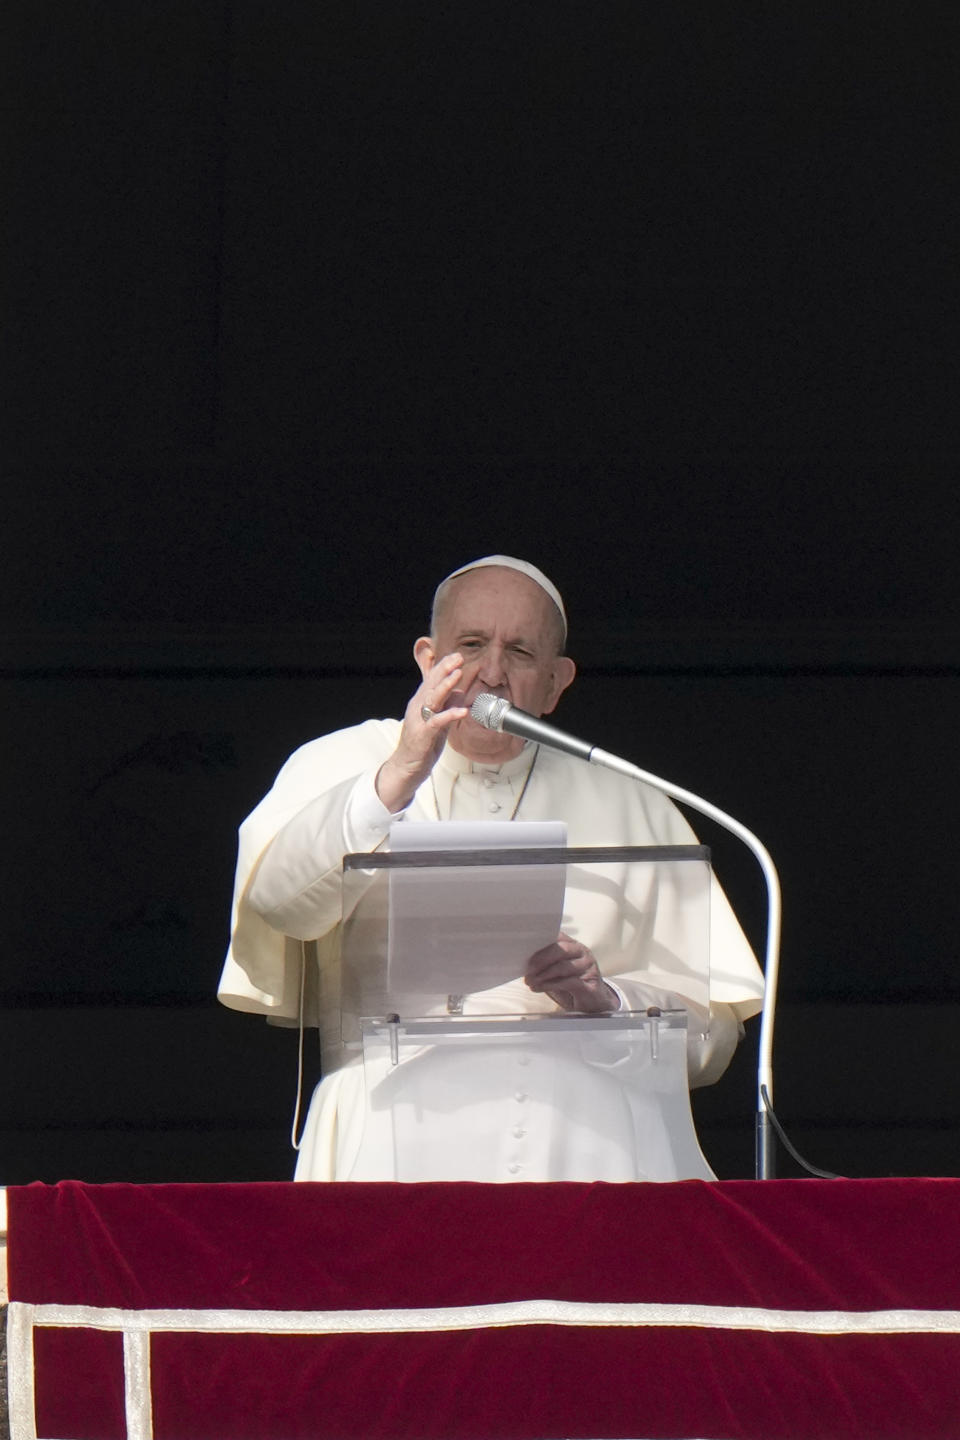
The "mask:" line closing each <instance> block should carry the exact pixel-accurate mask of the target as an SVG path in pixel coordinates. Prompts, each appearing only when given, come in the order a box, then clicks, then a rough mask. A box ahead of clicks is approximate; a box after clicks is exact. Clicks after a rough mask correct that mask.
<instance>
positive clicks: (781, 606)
mask: <svg viewBox="0 0 960 1440" xmlns="http://www.w3.org/2000/svg"><path fill="white" fill-rule="evenodd" d="M0 24H2V26H3V30H4V35H3V36H2V43H0V57H2V59H0V65H2V66H3V67H4V74H3V77H2V78H3V86H2V93H3V95H4V97H5V99H4V102H3V106H4V118H5V125H6V130H7V134H8V136H9V143H8V144H6V145H4V146H3V147H2V150H3V154H4V162H5V165H6V167H7V176H6V179H5V184H4V193H5V195H6V196H7V200H6V202H5V206H4V219H3V227H4V235H5V239H6V252H7V255H8V257H9V261H8V263H7V264H6V265H4V267H3V274H4V277H5V284H6V294H5V296H4V301H3V310H4V317H5V321H4V327H3V334H2V338H0V345H2V346H3V349H4V357H5V358H4V365H3V376H4V379H3V404H2V407H0V410H2V419H0V424H2V427H3V454H4V456H5V460H4V469H5V475H6V484H5V487H4V489H5V496H6V498H7V503H8V509H9V516H8V522H7V525H6V527H5V535H6V541H7V543H6V545H5V547H4V549H5V559H4V565H3V567H2V568H0V615H2V617H3V620H4V633H5V636H6V639H5V640H4V642H3V656H2V676H0V682H2V685H3V687H4V690H5V691H6V692H7V705H6V707H5V708H6V713H7V714H8V716H9V717H10V719H9V723H8V730H7V735H8V743H7V746H6V747H5V755H6V767H5V769H6V790H7V809H8V814H9V816H10V817H11V823H10V824H9V826H8V829H7V845H6V851H7V854H6V865H5V871H6V874H7V876H8V889H7V897H8V900H7V925H6V932H7V964H6V966H5V979H4V981H3V982H2V995H3V1000H4V1014H5V1019H4V1021H3V1025H4V1045H3V1055H4V1061H3V1064H4V1066H5V1067H6V1074H5V1083H4V1087H3V1093H4V1094H5V1096H6V1097H7V1102H8V1103H7V1106H6V1116H7V1118H6V1120H5V1121H4V1122H0V1129H2V1130H3V1131H4V1136H3V1138H4V1149H5V1154H6V1157H7V1158H6V1160H5V1168H4V1172H3V1174H2V1175H0V1179H2V1180H6V1181H11V1182H12V1181H22V1180H27V1179H30V1178H33V1177H35V1176H41V1177H42V1178H58V1177H60V1176H62V1175H66V1174H78V1175H81V1176H82V1177H84V1178H87V1179H91V1180H96V1179H102V1178H127V1179H177V1178H208V1179H217V1178H231V1177H234V1176H249V1177H258V1176H273V1175H277V1176H279V1175H284V1174H285V1173H287V1169H288V1158H287V1154H286V1149H285V1141H284V1127H285V1124H286V1120H287V1112H288V1109H289V1102H290V1099H291V1097H292V1090H293V1073H294V1065H295V1054H294V1051H293V1047H292V1042H291V1037H290V1036H289V1035H284V1034H277V1033H276V1032H269V1031H267V1030H266V1027H264V1026H262V1025H261V1024H259V1022H256V1021H254V1020H252V1019H247V1018H244V1017H241V1016H235V1015H230V1014H227V1013H226V1012H220V1011H218V1010H217V1008H216V1006H215V1005H214V1004H213V1002H212V1001H211V999H210V996H211V992H212V990H213V988H214V986H215V982H216V976H217V973H218V969H219V964H220V960H221V956H222V951H223V948H224V945H225V941H226V919H227V909H228V902H229V890H230V882H231V871H232V859H233V844H234V835H235V829H236V825H237V823H238V821H239V820H240V818H242V816H243V814H244V813H246V811H247V810H248V809H249V808H250V807H251V806H252V804H253V803H254V802H255V800H256V799H257V798H258V796H259V794H260V793H261V792H262V790H263V789H264V788H265V786H266V785H267V784H269V782H270V779H271V777H272V775H273V773H274V772H275V770H276V768H277V767H278V766H279V764H280V762H281V761H282V759H283V758H284V756H285V754H286V753H288V751H289V750H290V749H291V748H292V747H293V746H294V745H296V744H297V743H299V742H300V741H302V740H303V739H306V738H308V737H309V736H311V735H313V734H316V733H320V732H322V731H324V730H327V729H330V728H332V727H334V726H336V725H338V724H343V723H349V722H351V721H353V720H355V719H358V718H361V717H363V716H366V715H368V714H386V713H396V711H397V710H398V707H400V706H401V705H402V703H403V700H404V697H405V695H406V693H407V691H408V688H409V685H410V683H411V678H412V671H411V668H410V665H409V659H408V656H409V650H408V646H409V641H410V640H411V639H412V638H413V636H415V635H416V634H417V633H418V632H419V631H420V630H421V629H422V628H423V626H424V624H425V616H426V610H427V606H428V603H429V597H430V594H431V592H432V588H433V585H434V584H435V583H436V580H437V579H438V578H439V577H440V576H441V575H442V574H444V573H446V571H447V570H449V569H451V568H453V567H454V566H455V565H457V564H459V563H462V561H464V560H466V559H468V558H470V557H471V556H474V555H476V554H480V553H483V552H485V551H489V550H500V549H506V550H509V551H512V552H514V553H519V554H525V555H529V557H530V558H531V559H534V560H536V561H537V562H538V563H540V564H542V565H543V566H544V568H546V569H547V570H548V572H549V573H551V575H552V576H553V577H554V578H555V579H556V581H557V583H558V584H559V585H560V586H561V588H562V589H563V591H564V593H565V595H566V597H567V599H568V604H569V608H570V610H571V614H572V616H573V631H572V649H573V653H574V654H575V655H576V657H577V659H578V660H579V661H580V663H581V670H582V673H581V678H580V680H579V682H578V685H577V687H575V689H574V691H572V692H571V694H570V695H569V697H568V698H567V699H566V700H565V702H564V709H563V712H562V716H561V718H562V720H563V721H564V723H566V724H568V725H569V727H570V728H571V729H575V730H579V731H580V732H581V733H585V734H588V735H590V736H591V737H592V738H595V739H596V740H597V741H598V742H599V743H601V744H603V745H604V746H605V748H607V749H612V750H619V751H621V752H622V753H624V754H627V755H629V756H630V757H631V758H634V759H635V760H637V762H638V763H640V764H643V765H645V766H647V767H648V768H650V769H653V770H655V771H659V772H660V773H663V774H666V775H668V776H670V777H671V778H673V779H674V780H676V781H678V782H679V783H681V784H684V785H686V786H688V787H690V788H692V789H694V790H697V789H699V790H701V791H702V792H705V793H707V794H708V795H710V796H711V797H712V798H713V799H714V800H715V801H716V802H717V803H719V804H721V805H722V806H724V807H725V808H727V809H729V810H731V811H733V812H734V813H736V814H738V815H740V816H741V817H742V818H743V819H744V820H745V821H746V823H747V824H749V825H751V826H752V827H753V828H754V829H756V830H757V831H758V832H759V833H760V834H761V836H762V837H763V838H764V840H765V841H766V843H767V844H768V845H769V846H770V848H771V849H772V850H773V852H774V854H775V857H776V858H777V860H778V862H779V864H780V866H781V869H782V872H783V880H784V889H785V905H786V909H785V938H784V980H783V989H784V1009H783V1014H782V1021H781V1028H780V1041H779V1047H778V1099H779V1108H780V1109H781V1111H782V1112H783V1113H784V1117H785V1118H786V1119H787V1120H788V1122H790V1123H791V1128H792V1129H794V1130H795V1132H796V1133H797V1135H798V1137H799V1138H802V1141H803V1143H804V1145H805V1146H806V1148H807V1149H809V1150H810V1151H811V1152H812V1155H811V1158H814V1159H817V1160H818V1161H819V1163H822V1164H827V1165H828V1166H830V1167H831V1168H837V1169H845V1170H847V1171H848V1172H849V1173H887V1172H899V1173H916V1172H921V1171H927V1172H930V1171H932V1172H934V1173H944V1174H945V1173H955V1172H956V1165H957V1161H956V1159H955V1155H956V1153H957V1147H956V1138H957V1128H958V1125H960V1096H958V1094H957V1089H956V1086H955V1084H954V1083H953V1082H952V1079H951V1077H950V1075H949V1073H947V1072H946V1070H945V1073H943V1074H940V1073H939V1071H938V1069H937V1061H936V1058H935V1057H937V1056H944V1057H946V1056H947V1055H949V1047H950V1041H949V1035H950V1034H951V1033H952V1030H951V1027H952V1026H953V1024H954V1022H955V1020H956V1016H957V1007H958V1005H960V993H958V988H960V987H958V984H957V980H956V978H955V977H956V964H955V958H956V935H957V934H958V932H960V924H958V922H960V915H958V911H957V896H956V887H955V885H954V884H953V855H952V847H951V844H950V835H951V830H952V825H953V822H954V820H955V816H956V813H957V806H958V801H960V781H958V776H957V768H956V763H955V756H954V745H955V742H954V737H955V735H956V733H957V728H958V722H960V679H958V676H960V653H958V651H960V647H958V643H957V642H958V636H960V586H958V584H957V577H956V562H955V553H956V544H957V510H958V502H957V500H956V489H955V471H956V458H955V457H956V454H957V440H958V438H960V437H958V428H960V426H958V418H957V417H958V407H957V403H956V384H957V368H956V358H955V352H956V343H955V340H956V322H957V278H956V277H957V266H956V253H955V249H956V242H955V236H956V234H957V233H958V220H960V216H958V214H957V209H958V203H957V188H956V153H955V151H956V146H955V143H954V139H953V137H954V134H955V132H956V118H957V117H956V102H955V99H954V90H955V81H954V76H955V73H956V61H957V58H958V57H957V50H958V46H957V39H958V28H960V21H958V20H957V18H956V16H955V14H954V11H953V10H952V9H951V8H950V7H947V6H940V5H934V4H931V3H926V4H920V5H919V6H915V7H912V8H911V9H910V10H909V11H906V10H904V9H903V8H902V7H900V6H894V5H893V4H887V3H882V4H876V3H872V4H869V5H862V6H846V7H841V8H840V11H839V13H838V12H837V9H836V7H830V6H805V7H801V9H800V10H799V11H797V10H796V9H793V10H791V11H789V12H788V11H787V10H786V8H783V9H781V8H780V7H774V9H773V10H771V9H770V8H769V7H768V8H767V9H765V10H763V11H761V12H757V11H756V10H755V9H754V8H752V7H734V8H733V9H732V10H731V9H730V7H723V6H717V5H715V4H707V3H703V4H683V3H680V4H677V3H672V4H669V5H668V4H659V3H656V4H642V5H638V4H636V3H629V4H628V3H623V4H614V3H611V4H600V5H592V6H591V7H590V9H589V14H587V12H586V11H585V10H584V8H583V7H582V6H581V5H565V4H559V5H551V6H549V7H544V6H542V5H539V4H537V5H534V4H517V3H513V4H510V5H503V6H494V7H492V8H491V7H489V6H485V7H480V8H479V9H478V8H477V7H468V6H443V5H421V6H412V7H411V6H396V5H389V6H388V5H382V6H372V7H361V8H360V9H359V10H358V9H357V8H356V7H351V6H347V5H337V4H333V5H325V6H321V7H318V6H316V5H314V4H306V3H294V0H288V3H281V4H277V5H273V6H269V7H268V6H264V5H261V4H259V3H253V0H233V3H230V0H222V3H206V4H205V3H197V0H191V3H186V0H184V3H175V0H154V3H150V4H136V3H134V4H131V3H124V4H120V3H116V4H114V3H107V4H99V5H86V4H74V3H71V4H66V3H52V0H51V3H43V0H31V3H30V4H29V5H27V4H25V3H20V4H16V3H14V4H11V5H9V6H7V7H6V9H5V12H4V17H3V20H2V21H0ZM702 828H703V829H704V831H705V832H706V831H708V830H709V827H702ZM707 838H709V839H710V840H711V841H712V842H715V848H716V859H717V865H718V869H719V870H720V873H721V875H722V877H723V878H724V880H725V882H726V883H727V885H728V887H729V888H730V890H731V893H732V894H733V895H734V898H735V900H736V901H737V903H738V906H739V908H740V909H741V911H742V912H743V914H744V917H745V920H746V923H747V925H748V928H749V929H750V932H751V934H752V936H753V937H754V938H755V940H756V942H757V943H758V945H759V944H760V943H761V942H762V924H763V917H762V894H761V891H760V886H759V881H758V878H757V875H756V874H755V873H754V867H753V862H752V861H751V860H750V858H749V857H744V856H740V855H738V854H737V853H736V851H735V848H734V847H732V846H731V845H729V844H727V843H725V842H724V841H723V839H722V837H717V836H715V835H712V834H710V835H708V837H707ZM932 1057H933V1058H932ZM310 1063H311V1064H313V1065H315V1057H312V1059H311V1062H310ZM751 1063H752V1057H751V1053H750V1050H749V1047H744V1049H743V1053H742V1055H741V1056H739V1057H738V1060H737V1062H736V1068H735V1072H734V1073H733V1074H732V1075H731V1077H730V1078H729V1080H728V1082H727V1084H726V1085H725V1086H723V1087H722V1088H721V1089H720V1090H718V1091H717V1092H716V1093H712V1094H710V1095H708V1096H704V1097H703V1098H702V1100H700V1101H698V1107H699V1114H700V1118H701V1125H702V1133H703V1135H704V1141H705V1146H706V1148H707V1149H708V1153H709V1154H710V1158H711V1159H712V1160H713V1161H714V1163H715V1164H716V1166H717V1168H718V1169H720V1170H721V1171H725V1172H729V1173H749V1170H750V1165H751V1158H750V1136H749V1129H750V1112H751V1107H752V1094H751V1077H750V1064H751ZM944 1065H946V1061H945V1060H944Z"/></svg>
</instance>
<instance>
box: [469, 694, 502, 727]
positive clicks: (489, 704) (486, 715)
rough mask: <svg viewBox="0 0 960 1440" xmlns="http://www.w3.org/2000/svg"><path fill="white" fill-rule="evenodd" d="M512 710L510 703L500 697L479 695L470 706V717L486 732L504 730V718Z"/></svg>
mask: <svg viewBox="0 0 960 1440" xmlns="http://www.w3.org/2000/svg"><path fill="white" fill-rule="evenodd" d="M509 709H510V701H509V700H504V699H503V697H502V696H500V695H486V694H485V695H478V696H477V698H476V700H474V702H473V704H472V705H471V706H470V715H471V717H472V718H473V719H474V720H476V722H477V724H478V725H482V726H483V727H484V729H485V730H502V729H503V717H504V715H506V713H507V711H508V710H509Z"/></svg>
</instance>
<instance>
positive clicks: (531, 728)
mask: <svg viewBox="0 0 960 1440" xmlns="http://www.w3.org/2000/svg"><path fill="white" fill-rule="evenodd" d="M470 713H471V715H472V716H473V718H474V720H476V721H477V722H478V723H479V724H480V725H483V726H484V727H485V728H486V729H488V730H501V731H503V730H505V731H506V732H507V733H508V734H510V735H519V736H522V738H523V739H525V740H535V741H537V742H538V743H540V744H542V745H550V746H552V747H554V748H555V749H557V750H563V751H565V752H566V753H567V754H570V755H577V756H579V757H580V759H581V760H588V761H589V762H590V763H591V764H592V765H603V766H605V767H606V769H608V770H616V771H617V772H618V774H620V775H626V776H627V777H628V778H629V779H631V780H641V781H642V782H643V783H644V784H645V785H651V786H652V787H653V789H654V790H661V791H662V792H663V793H664V795H669V797H670V799H671V800H677V801H679V803H680V804H681V805H688V806H689V807H690V809H691V810H696V811H698V812H699V813H700V814H701V815H706V817H707V818H708V819H709V820H714V821H715V822H716V823H717V824H718V825H719V826H721V827H722V828H723V829H724V830H728V831H729V832H730V834H731V835H735V836H736V837H737V839H738V840H740V841H742V843H743V844H744V845H746V846H747V848H748V850H751V851H752V852H753V854H754V855H755V856H756V859H757V860H758V861H759V864H760V868H761V870H762V871H763V878H764V880H765V881H766V886H767V942H766V953H765V958H764V966H763V973H764V986H763V1008H762V1010H761V1012H760V1046H759V1061H758V1065H757V1109H756V1128H755V1167H756V1168H755V1173H756V1177H757V1179H758V1180H770V1179H772V1178H773V1175H774V1170H775V1164H774V1141H775V1129H774V1125H775V1120H774V1119H773V1118H772V1117H773V1021H774V1015H775V1013H776V1005H777V978H778V975H779V972H780V916H781V905H780V880H779V877H778V875H777V870H776V866H775V865H774V863H773V859H772V857H771V855H770V852H769V850H768V849H767V847H766V846H765V845H764V844H763V843H762V842H761V841H760V840H758V839H757V837H756V835H754V833H753V831H752V830H748V829H747V827H746V825H743V824H741V822H740V821H739V820H735V819H734V818H733V816H732V815H728V814H727V813H726V812H725V811H724V810H720V809H718V808H717V806H716V805H712V804H711V803H710V801H709V800H704V799H702V798H701V797H700V796H699V795H694V794H693V792H692V791H690V790H684V789H682V788H681V787H680V786H679V785H674V784H672V783H671V782H670V781H669V780H662V779H661V778H660V776H659V775H651V774H650V772H649V771H648V770H641V769H640V767H639V766H638V765H633V764H631V763H630V761H629V760H622V759H621V758H620V756H619V755H611V754H610V753H609V752H608V751H606V750H601V749H600V748H599V746H597V745H590V744H588V743H587V742H586V741H585V740H578V739H576V737H575V736H573V735H567V734H565V733H564V732H563V731H562V730H557V729H555V727H554V726H553V725H550V724H548V723H547V722H546V721H545V720H540V719H538V718H537V717H536V716H535V715H528V714H527V713H526V711H524V710H519V709H518V708H517V707H516V706H515V705H511V704H510V702H509V701H508V700H505V699H504V698H503V697H502V696H500V695H489V694H484V695H478V696H477V698H476V699H475V700H474V702H473V706H472V708H471V711H470ZM801 1163H805V1162H801ZM820 1173H823V1172H820Z"/></svg>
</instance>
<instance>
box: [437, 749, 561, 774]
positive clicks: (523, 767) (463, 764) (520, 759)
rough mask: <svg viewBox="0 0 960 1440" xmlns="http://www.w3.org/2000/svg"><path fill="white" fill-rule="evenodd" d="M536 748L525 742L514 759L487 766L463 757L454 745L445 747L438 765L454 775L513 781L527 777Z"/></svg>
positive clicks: (479, 761) (481, 762)
mask: <svg viewBox="0 0 960 1440" xmlns="http://www.w3.org/2000/svg"><path fill="white" fill-rule="evenodd" d="M536 748H537V747H536V746H535V745H531V744H530V742H529V741H526V740H525V741H524V744H523V749H522V750H521V751H520V754H519V755H514V756H513V757H512V759H510V760H504V761H502V762H501V763H500V764H499V765H485V764H484V763H483V761H481V760H468V759H467V757H466V755H461V754H460V752H459V750H454V749H453V747H452V745H445V746H444V748H443V751H442V753H441V755H440V759H439V761H438V765H440V766H442V768H443V769H444V770H449V771H450V773H451V774H452V775H491V776H497V777H499V778H500V779H503V780H512V779H514V777H515V776H517V775H525V774H526V772H527V771H528V770H529V769H530V766H531V765H532V764H533V756H534V752H535V750H536Z"/></svg>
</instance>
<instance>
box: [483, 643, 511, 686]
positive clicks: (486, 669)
mask: <svg viewBox="0 0 960 1440" xmlns="http://www.w3.org/2000/svg"><path fill="white" fill-rule="evenodd" d="M479 675H480V679H481V681H482V682H483V684H484V685H489V686H490V688H491V689H493V688H494V687H495V686H497V685H503V684H505V683H506V679H507V671H506V666H505V664H504V652H503V646H502V645H490V646H489V647H488V648H487V649H486V650H485V651H484V655H483V660H482V662H481V664H480V671H479Z"/></svg>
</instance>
